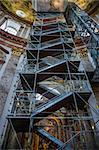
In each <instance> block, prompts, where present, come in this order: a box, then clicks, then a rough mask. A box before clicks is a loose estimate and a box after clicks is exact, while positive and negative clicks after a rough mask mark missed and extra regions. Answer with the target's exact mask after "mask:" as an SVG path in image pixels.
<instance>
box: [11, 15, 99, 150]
mask: <svg viewBox="0 0 99 150" xmlns="http://www.w3.org/2000/svg"><path fill="white" fill-rule="evenodd" d="M57 15H58V17H59V14H57ZM57 15H56V14H54V15H52V14H49V13H47V14H46V13H44V14H42V15H41V14H37V15H36V17H37V18H36V20H35V22H34V24H33V27H32V29H31V33H30V39H29V44H28V45H27V48H26V52H25V56H24V59H23V61H22V63H21V64H20V69H19V70H18V72H17V73H18V82H17V86H15V92H14V95H13V105H12V109H11V112H9V115H8V120H9V122H10V125H11V127H12V130H13V131H14V133H15V135H16V140H17V143H18V145H19V148H21V149H22V145H21V144H20V139H18V136H17V133H18V132H20V131H21V132H22V131H23V130H24V129H23V126H24V125H26V124H28V125H27V126H26V131H25V132H28V146H29V145H31V146H33V145H32V144H33V143H32V142H33V141H34V140H33V139H32V138H33V137H34V138H35V136H34V134H37V135H38V136H41V137H42V136H43V138H44V139H45V140H46V138H47V139H48V140H49V141H51V142H52V143H53V144H52V146H56V145H57V148H58V149H61V150H62V149H64V148H68V146H69V147H70V146H73V147H74V149H77V146H76V144H77V142H78V141H79V139H80V140H81V139H83V141H80V143H79V146H80V147H82V150H85V148H86V150H88V148H89V147H90V145H89V142H90V139H88V138H89V135H90V136H91V134H93V133H94V132H96V131H95V130H94V131H93V129H91V126H90V125H89V121H90V122H91V124H93V125H94V121H93V116H92V114H91V111H90V109H92V110H93V111H94V112H95V113H96V114H98V115H99V113H98V112H97V111H96V110H95V109H94V107H93V106H91V105H90V104H89V102H88V99H89V97H90V96H91V95H93V96H94V94H93V91H92V89H91V86H90V83H89V80H88V77H87V74H86V72H85V70H84V68H83V67H82V68H83V70H80V64H82V61H81V59H80V57H79V55H77V49H76V44H75V42H74V39H73V34H72V32H75V31H74V26H73V25H72V27H71V25H68V23H67V22H66V21H65V22H64V21H63V22H60V21H59V18H58V19H57V18H56V17H57ZM61 16H62V14H61ZM53 18H54V19H55V18H56V22H55V20H54V21H53ZM62 18H63V16H62ZM51 19H52V20H51ZM39 22H40V23H41V25H40V24H39ZM48 22H49V23H48ZM52 24H53V25H57V28H54V29H55V30H56V29H57V31H55V30H53V27H52V30H50V32H49V30H46V29H45V30H46V32H47V35H45V34H43V33H44V32H43V30H44V28H43V27H45V26H48V25H49V26H51V25H52ZM38 25H39V27H38ZM61 27H63V29H60V28H61ZM36 31H37V33H36ZM38 31H39V33H38ZM53 31H55V32H54V35H53ZM56 33H57V34H56ZM51 34H52V35H53V37H54V38H56V40H55V39H53V40H49V39H50V37H51V36H52V35H51ZM43 36H45V37H48V39H47V38H45V39H43ZM68 38H69V39H70V40H68ZM57 39H58V40H57ZM44 40H46V42H43V44H42V41H44ZM67 40H68V42H67ZM49 41H50V42H49ZM45 43H46V44H45ZM44 44H45V45H44ZM57 46H59V48H58V47H57ZM51 47H52V48H51ZM49 52H50V53H49ZM66 107H67V108H68V109H67V110H66ZM62 109H63V110H62ZM85 110H86V111H85ZM62 111H63V114H64V116H61V115H60V116H57V113H61V112H62ZM64 111H65V113H64ZM69 111H70V114H69V115H68V112H69ZM52 114H53V116H56V118H58V119H59V120H61V123H60V124H59V125H58V127H59V128H62V130H64V133H62V134H64V138H63V139H64V140H63V141H61V139H60V138H59V139H58V136H60V135H57V137H54V136H53V135H51V134H50V133H49V132H47V131H46V130H45V128H44V127H46V124H45V125H44V127H43V126H41V125H42V124H43V123H42V121H43V120H48V119H50V118H51V117H53V116H51V115H52ZM25 119H26V120H25ZM65 119H66V120H65ZM24 120H25V121H26V123H25V122H24ZM65 121H67V125H66V122H65ZM18 122H19V124H17V123H18ZM39 122H41V124H39ZM86 124H87V125H86ZM69 126H70V127H69ZM77 126H79V127H77ZM87 126H88V129H87ZM47 127H48V126H47ZM70 128H71V131H70ZM72 128H73V130H72ZM78 128H79V129H78ZM66 130H67V131H70V133H71V135H65V134H66V133H65V132H66ZM23 132H24V131H23ZM33 132H34V133H33ZM32 133H33V134H32ZM96 133H97V132H96ZM65 136H66V137H67V138H66V137H65ZM77 139H78V141H76V140H77ZM91 140H92V139H91ZM90 150H91V148H90Z"/></svg>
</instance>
